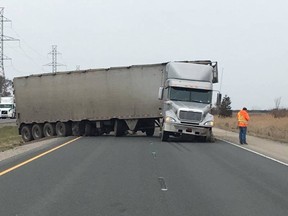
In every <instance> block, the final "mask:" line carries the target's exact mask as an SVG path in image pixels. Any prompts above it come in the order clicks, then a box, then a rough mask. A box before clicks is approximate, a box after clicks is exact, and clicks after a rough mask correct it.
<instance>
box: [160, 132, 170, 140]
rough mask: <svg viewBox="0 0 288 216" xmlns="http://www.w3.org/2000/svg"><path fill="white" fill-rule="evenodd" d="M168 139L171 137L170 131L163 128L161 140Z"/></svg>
mask: <svg viewBox="0 0 288 216" xmlns="http://www.w3.org/2000/svg"><path fill="white" fill-rule="evenodd" d="M168 139H169V132H167V131H164V130H163V131H162V134H161V141H163V142H166V141H167V140H168Z"/></svg>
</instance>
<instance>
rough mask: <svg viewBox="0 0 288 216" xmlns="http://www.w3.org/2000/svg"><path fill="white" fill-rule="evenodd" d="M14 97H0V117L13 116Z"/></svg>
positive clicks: (14, 114) (14, 109)
mask: <svg viewBox="0 0 288 216" xmlns="http://www.w3.org/2000/svg"><path fill="white" fill-rule="evenodd" d="M15 116H16V106H15V103H14V97H0V118H11V119H12V118H15Z"/></svg>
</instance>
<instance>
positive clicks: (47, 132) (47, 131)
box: [43, 123, 56, 137]
mask: <svg viewBox="0 0 288 216" xmlns="http://www.w3.org/2000/svg"><path fill="white" fill-rule="evenodd" d="M43 134H44V136H45V137H51V136H55V135H56V133H55V125H54V124H51V123H46V124H45V125H44V127H43Z"/></svg>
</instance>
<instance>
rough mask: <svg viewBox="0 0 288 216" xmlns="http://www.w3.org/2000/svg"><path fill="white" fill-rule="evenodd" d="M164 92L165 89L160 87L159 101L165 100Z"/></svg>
mask: <svg viewBox="0 0 288 216" xmlns="http://www.w3.org/2000/svg"><path fill="white" fill-rule="evenodd" d="M163 90H164V88H163V87H160V88H159V92H158V99H159V100H162V99H163Z"/></svg>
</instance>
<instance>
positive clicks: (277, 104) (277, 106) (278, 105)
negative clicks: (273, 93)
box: [274, 97, 281, 110]
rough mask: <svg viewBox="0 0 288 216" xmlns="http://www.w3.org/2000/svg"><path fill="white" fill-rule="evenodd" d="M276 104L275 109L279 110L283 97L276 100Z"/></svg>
mask: <svg viewBox="0 0 288 216" xmlns="http://www.w3.org/2000/svg"><path fill="white" fill-rule="evenodd" d="M274 103H275V109H276V110H278V109H279V107H280V103H281V97H278V98H275V99H274Z"/></svg>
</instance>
